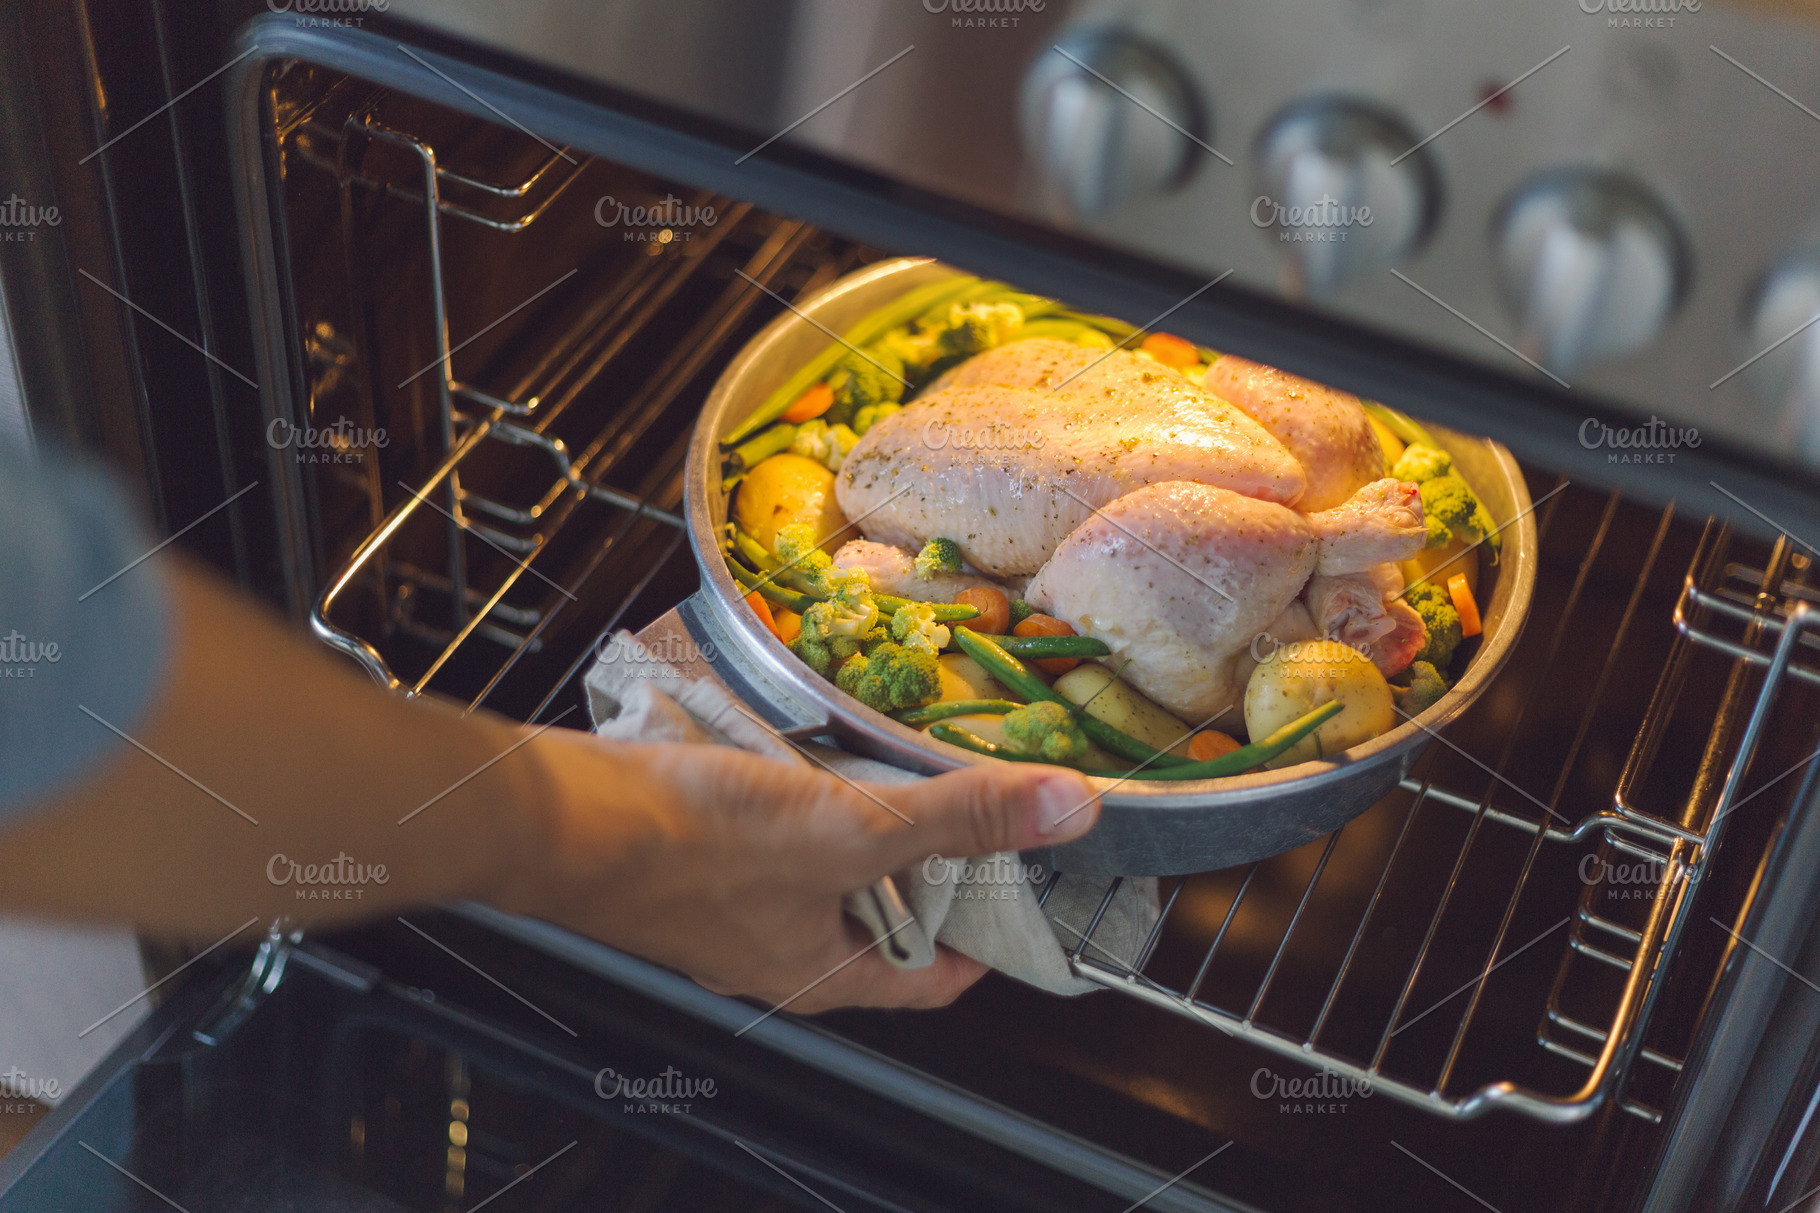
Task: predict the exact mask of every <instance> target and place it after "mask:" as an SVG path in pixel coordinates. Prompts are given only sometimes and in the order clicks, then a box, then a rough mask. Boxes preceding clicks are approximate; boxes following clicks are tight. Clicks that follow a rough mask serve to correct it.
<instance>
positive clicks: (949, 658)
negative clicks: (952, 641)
mask: <svg viewBox="0 0 1820 1213" xmlns="http://www.w3.org/2000/svg"><path fill="white" fill-rule="evenodd" d="M936 664H938V665H939V666H940V667H941V679H942V697H941V700H940V701H938V702H944V703H946V702H952V701H953V700H956V699H1009V700H1011V701H1012V702H1013V703H1016V702H1018V696H1016V695H1013V694H1012V693H1011V692H1009V691H1007V690H1006V689H1005V688H1004V687H1003V686H1002V685H1001V684H1000V683H999V680H998V679H996V678H994V677H993V676H992V675H990V674H988V673H986V667H985V666H982V665H981V664H980V663H979V662H977V661H975V660H973V658H971V657H969V656H967V655H966V654H965V653H944V654H943V655H942V657H941V659H940V660H939V661H938V662H937V663H936ZM969 727H971V726H969ZM973 731H974V732H976V733H978V732H979V730H978V729H974V730H973ZM980 735H981V736H982V737H983V736H985V734H983V733H981V734H980ZM987 740H988V741H993V740H997V739H996V738H990V737H989V738H987Z"/></svg>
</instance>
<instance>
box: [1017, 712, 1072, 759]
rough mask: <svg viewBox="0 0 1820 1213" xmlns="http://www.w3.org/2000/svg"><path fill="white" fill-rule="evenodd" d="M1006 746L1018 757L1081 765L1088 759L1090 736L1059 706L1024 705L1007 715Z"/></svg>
mask: <svg viewBox="0 0 1820 1213" xmlns="http://www.w3.org/2000/svg"><path fill="white" fill-rule="evenodd" d="M1005 744H1006V745H1008V746H1010V747H1011V749H1012V750H1014V751H1015V752H1017V753H1019V754H1028V755H1029V756H1031V757H1033V758H1045V759H1047V760H1049V761H1050V762H1079V761H1080V760H1081V759H1083V758H1085V757H1087V734H1086V733H1084V732H1082V731H1081V726H1080V722H1079V721H1077V720H1075V718H1074V716H1073V715H1072V714H1071V713H1070V712H1069V711H1068V709H1067V708H1065V707H1063V706H1062V705H1061V704H1059V703H1054V702H1051V701H1048V700H1044V701H1042V702H1040V703H1031V704H1025V705H1024V706H1023V707H1021V708H1018V709H1017V710H1016V711H1014V712H1011V713H1008V714H1007V715H1006V716H1005Z"/></svg>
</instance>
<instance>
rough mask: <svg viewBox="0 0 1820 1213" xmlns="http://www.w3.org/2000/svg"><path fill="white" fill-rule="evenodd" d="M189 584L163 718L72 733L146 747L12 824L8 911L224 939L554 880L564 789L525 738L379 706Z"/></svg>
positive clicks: (446, 712)
mask: <svg viewBox="0 0 1820 1213" xmlns="http://www.w3.org/2000/svg"><path fill="white" fill-rule="evenodd" d="M171 582H172V585H173V589H174V597H175V606H176V609H175V611H174V617H175V620H176V636H175V638H174V648H173V659H172V663H171V671H170V676H169V678H168V680H167V683H166V686H165V689H164V691H163V692H162V694H161V695H160V697H159V700H158V702H157V705H156V706H155V707H154V709H153V711H152V714H151V715H150V717H149V718H148V719H146V720H145V721H143V722H141V723H139V724H137V725H133V724H131V723H129V722H125V721H109V722H106V724H104V723H102V722H100V721H98V720H96V719H92V718H90V717H88V716H86V715H80V714H72V715H73V719H71V720H70V721H69V722H68V725H67V727H69V728H72V729H102V728H105V727H108V725H112V726H114V727H115V728H117V729H122V730H125V731H129V732H130V733H131V739H132V741H133V742H135V743H137V747H135V746H129V745H127V744H124V743H122V744H121V745H120V746H118V747H117V751H116V752H115V753H114V755H113V756H112V758H111V759H110V760H109V761H108V762H107V763H106V764H105V765H104V766H103V767H101V768H100V769H98V770H96V771H94V772H93V773H92V774H91V775H89V776H88V777H87V778H85V779H84V780H82V781H81V782H80V783H79V784H77V785H74V786H70V787H68V788H66V789H64V790H63V791H62V792H61V793H60V794H54V795H53V796H52V797H51V798H50V799H49V800H48V801H46V802H44V803H42V804H40V805H36V806H32V807H31V808H29V809H27V810H25V812H24V813H23V814H22V816H21V817H20V819H19V820H17V822H16V823H13V824H11V825H10V827H9V826H7V825H4V824H0V831H4V832H0V850H3V852H4V855H5V858H4V861H3V867H4V871H5V877H4V879H0V909H4V910H6V911H9V912H17V913H25V914H33V915H44V916H57V917H66V918H68V917H74V918H92V919H116V920H119V919H124V920H127V921H131V922H133V923H135V924H137V925H139V926H140V927H142V928H144V929H147V930H150V931H154V932H170V933H208V932H214V931H223V932H224V931H227V930H230V929H232V928H233V927H235V926H237V925H239V924H240V923H242V922H244V921H246V920H247V919H248V918H249V917H252V916H259V917H260V918H262V919H267V918H272V917H276V916H277V915H280V914H284V915H289V916H291V917H292V918H293V919H295V920H296V921H298V922H299V923H304V924H308V923H323V922H330V921H335V920H342V919H348V918H353V917H355V916H361V915H372V914H375V913H380V912H384V911H386V910H388V909H392V908H395V907H403V906H409V905H418V904H423V903H427V902H435V901H441V900H446V899H449V898H454V897H466V896H472V897H495V896H497V895H499V894H501V893H502V892H504V891H505V890H507V889H508V888H510V886H511V882H512V880H513V878H514V875H515V874H516V873H521V872H523V871H526V870H528V869H529V868H530V867H531V866H532V865H533V864H534V863H535V862H536V859H537V857H538V856H539V854H540V850H539V849H540V848H541V847H542V846H544V845H545V839H546V838H547V835H548V831H549V828H550V823H549V820H548V816H547V813H546V811H545V806H546V805H547V803H548V800H549V795H548V794H549V791H550V788H549V776H548V774H547V773H546V771H545V769H544V767H543V765H542V764H541V763H540V762H539V761H537V759H536V757H535V754H534V752H527V749H526V748H525V747H524V746H523V745H522V744H521V743H522V742H523V741H524V738H525V736H526V734H525V733H524V732H523V731H522V730H520V729H518V728H517V727H515V726H513V725H512V724H511V723H509V722H507V721H504V720H501V719H499V718H497V717H490V716H487V715H484V714H479V713H476V714H474V715H471V716H466V717H463V716H462V715H460V713H459V712H457V711H456V710H455V709H453V708H450V707H447V706H445V705H442V704H437V703H433V702H429V701H423V700H418V701H406V700H404V699H402V698H400V697H396V696H387V695H384V694H381V693H379V692H377V690H376V689H375V688H374V687H373V685H372V684H371V682H370V681H368V680H367V679H365V678H364V677H363V676H361V675H360V674H359V673H358V672H357V671H355V670H353V669H352V668H351V667H349V666H347V665H346V664H344V663H342V662H341V661H340V660H339V659H337V658H334V657H333V656H331V655H330V654H328V653H327V652H326V651H325V650H322V649H320V648H319V647H317V646H315V645H313V644H312V643H311V642H309V641H308V640H307V639H306V638H304V637H301V636H299V635H297V634H296V633H294V632H292V631H290V630H288V629H286V628H285V627H283V626H282V625H281V624H279V623H278V622H277V621H275V620H272V619H269V618H267V617H266V616H265V615H263V614H262V613H261V612H260V611H258V609H257V608H254V607H251V606H249V605H246V604H245V603H243V602H241V601H240V600H238V599H236V598H235V597H234V596H233V595H232V594H231V593H230V592H229V591H227V590H226V589H224V588H223V587H221V586H220V585H218V584H215V583H213V582H211V581H210V580H209V579H208V578H207V577H205V576H204V575H201V574H198V573H195V572H193V571H190V570H189V569H187V568H183V567H179V568H178V569H177V570H176V571H175V575H174V576H173V577H172V578H171ZM139 747H142V748H139ZM515 747H517V748H515ZM173 768H174V770H173ZM178 772H181V774H179V773H178ZM343 857H345V858H343ZM338 861H339V862H338ZM293 865H295V867H293ZM312 867H314V868H316V869H317V871H315V872H314V873H311V872H309V871H308V869H309V868H312ZM300 870H301V871H300ZM300 876H302V877H304V878H305V879H306V880H307V878H309V877H312V876H313V877H314V881H313V882H308V883H306V882H304V881H301V880H300V879H299V878H300Z"/></svg>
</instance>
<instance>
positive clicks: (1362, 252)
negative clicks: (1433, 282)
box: [1250, 97, 1441, 295]
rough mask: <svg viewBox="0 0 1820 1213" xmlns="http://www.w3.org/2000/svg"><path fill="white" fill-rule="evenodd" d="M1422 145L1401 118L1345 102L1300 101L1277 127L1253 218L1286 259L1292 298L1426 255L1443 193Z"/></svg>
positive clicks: (1263, 149)
mask: <svg viewBox="0 0 1820 1213" xmlns="http://www.w3.org/2000/svg"><path fill="white" fill-rule="evenodd" d="M1416 142H1417V136H1415V135H1414V134H1411V133H1410V131H1409V129H1408V128H1407V127H1406V126H1404V124H1403V123H1402V122H1401V121H1400V120H1399V119H1398V118H1397V117H1396V115H1394V114H1392V113H1390V112H1388V111H1386V110H1383V109H1380V108H1378V107H1377V106H1374V105H1370V104H1368V103H1365V102H1362V101H1355V100H1351V99H1346V98H1338V99H1336V98H1327V97H1322V98H1316V99H1314V100H1310V101H1302V102H1297V103H1296V104H1294V105H1291V106H1290V107H1289V108H1288V109H1286V110H1284V111H1282V112H1281V113H1279V114H1278V115H1277V116H1276V117H1275V118H1273V119H1272V120H1271V121H1270V123H1269V125H1267V126H1266V127H1265V128H1264V133H1263V135H1261V136H1260V137H1259V139H1258V142H1257V151H1256V156H1255V169H1256V173H1257V182H1258V193H1257V196H1256V197H1254V198H1253V199H1252V201H1251V212H1250V219H1251V222H1252V224H1253V226H1255V227H1257V228H1259V229H1261V230H1262V231H1263V232H1264V235H1265V236H1266V238H1268V239H1269V240H1270V241H1271V243H1272V244H1274V245H1275V246H1276V247H1277V250H1278V251H1279V253H1281V254H1282V257H1283V264H1284V267H1285V270H1286V272H1287V274H1288V275H1289V281H1288V282H1287V283H1286V284H1285V285H1286V287H1287V289H1289V290H1291V291H1294V292H1296V293H1304V294H1313V295H1325V294H1329V293H1331V292H1333V291H1335V290H1338V289H1339V288H1340V287H1343V286H1345V285H1346V284H1347V283H1349V282H1352V281H1354V280H1355V279H1357V278H1359V277H1361V276H1362V275H1364V274H1367V273H1371V272H1373V271H1376V270H1382V269H1384V268H1386V267H1388V266H1390V265H1392V264H1394V263H1395V262H1396V261H1398V260H1399V259H1401V258H1402V257H1404V256H1407V255H1408V254H1409V253H1411V252H1413V251H1414V250H1415V249H1417V248H1419V247H1420V246H1421V244H1422V242H1423V240H1425V239H1426V238H1427V236H1428V234H1429V232H1430V231H1432V230H1433V228H1434V222H1435V217H1436V215H1437V214H1438V213H1439V211H1440V204H1441V186H1440V175H1439V174H1438V173H1437V172H1436V171H1435V167H1434V161H1433V160H1432V159H1431V158H1430V157H1429V155H1428V152H1427V150H1426V149H1422V148H1416V146H1415V145H1416ZM1412 149H1414V150H1412Z"/></svg>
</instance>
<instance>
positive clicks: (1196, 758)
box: [1188, 729, 1239, 762]
mask: <svg viewBox="0 0 1820 1213" xmlns="http://www.w3.org/2000/svg"><path fill="white" fill-rule="evenodd" d="M1238 748H1239V743H1238V742H1237V741H1236V740H1234V739H1233V738H1231V737H1228V736H1227V735H1226V734H1224V733H1222V732H1220V731H1219V730H1218V729H1203V730H1202V731H1201V732H1199V733H1196V734H1195V735H1194V736H1193V737H1190V738H1189V739H1188V761H1190V762H1212V761H1213V760H1214V759H1215V758H1218V757H1220V756H1221V755H1222V754H1230V753H1232V752H1233V751H1234V750H1236V749H1238Z"/></svg>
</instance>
